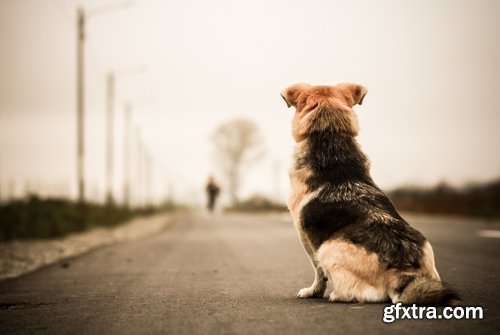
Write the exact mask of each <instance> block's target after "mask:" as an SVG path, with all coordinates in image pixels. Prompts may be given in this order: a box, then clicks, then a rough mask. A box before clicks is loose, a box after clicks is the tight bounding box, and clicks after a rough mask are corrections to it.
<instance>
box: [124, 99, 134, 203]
mask: <svg viewBox="0 0 500 335" xmlns="http://www.w3.org/2000/svg"><path fill="white" fill-rule="evenodd" d="M131 115H132V105H131V104H126V105H125V118H124V121H125V127H124V131H123V133H124V139H123V180H124V183H123V203H124V205H125V207H128V206H129V205H130V138H131V136H132V134H131V130H132V129H131V124H130V119H131Z"/></svg>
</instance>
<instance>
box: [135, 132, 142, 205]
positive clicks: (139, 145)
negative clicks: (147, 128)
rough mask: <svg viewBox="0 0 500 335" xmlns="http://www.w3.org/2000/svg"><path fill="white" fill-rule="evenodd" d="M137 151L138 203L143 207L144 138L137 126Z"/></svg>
mask: <svg viewBox="0 0 500 335" xmlns="http://www.w3.org/2000/svg"><path fill="white" fill-rule="evenodd" d="M136 134H137V153H136V160H137V191H136V193H137V204H138V207H139V208H140V207H142V185H143V178H142V176H143V173H142V169H143V145H142V139H141V129H140V128H139V127H137V131H136Z"/></svg>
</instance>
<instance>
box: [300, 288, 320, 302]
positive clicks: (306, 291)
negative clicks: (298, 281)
mask: <svg viewBox="0 0 500 335" xmlns="http://www.w3.org/2000/svg"><path fill="white" fill-rule="evenodd" d="M323 294H325V291H324V290H317V289H315V288H314V287H305V288H303V289H301V290H300V291H299V293H297V298H302V299H307V298H323Z"/></svg>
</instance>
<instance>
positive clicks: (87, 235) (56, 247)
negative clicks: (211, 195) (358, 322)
mask: <svg viewBox="0 0 500 335" xmlns="http://www.w3.org/2000/svg"><path fill="white" fill-rule="evenodd" d="M174 216H175V214H165V213H163V214H157V215H154V216H148V217H139V218H135V219H133V220H131V221H129V222H126V223H124V224H122V225H119V226H117V227H114V228H95V229H92V230H89V231H85V232H81V233H74V234H70V235H68V236H65V237H63V238H58V239H49V240H22V241H8V242H0V281H3V280H5V279H9V278H15V277H18V276H21V275H23V274H26V273H28V272H32V271H34V270H36V269H38V268H40V267H43V266H45V265H48V264H52V263H55V262H57V261H59V260H62V259H64V258H68V257H73V256H76V255H79V254H82V253H85V252H88V251H90V250H92V249H95V248H97V247H101V246H104V245H110V244H113V243H117V242H123V241H129V240H134V239H137V238H141V237H144V236H148V235H152V234H154V233H157V232H160V231H162V230H163V229H165V228H166V227H167V226H168V225H169V223H170V222H172V220H173V219H174Z"/></svg>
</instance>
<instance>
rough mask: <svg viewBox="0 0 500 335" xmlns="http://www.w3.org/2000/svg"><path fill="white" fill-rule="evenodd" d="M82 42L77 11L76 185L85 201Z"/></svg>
mask: <svg viewBox="0 0 500 335" xmlns="http://www.w3.org/2000/svg"><path fill="white" fill-rule="evenodd" d="M84 42H85V12H84V10H83V9H82V8H78V11H77V44H76V106H77V107H76V111H77V112H76V114H77V117H76V122H77V125H76V133H77V134H76V136H77V140H76V141H77V150H76V151H77V158H76V166H77V185H78V202H79V203H80V204H83V203H85V181H84V178H85V171H84V167H85V151H84V149H85V148H84V145H85V139H84V52H85V51H84Z"/></svg>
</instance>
